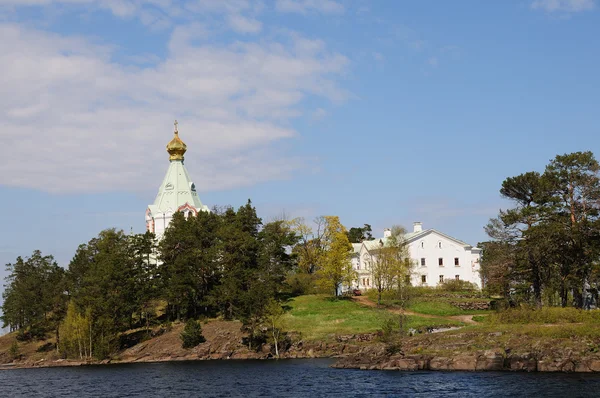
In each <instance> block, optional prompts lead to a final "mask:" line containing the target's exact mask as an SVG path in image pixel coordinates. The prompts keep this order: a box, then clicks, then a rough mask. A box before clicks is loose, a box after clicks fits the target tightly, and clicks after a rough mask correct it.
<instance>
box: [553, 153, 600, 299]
mask: <svg viewBox="0 0 600 398" xmlns="http://www.w3.org/2000/svg"><path fill="white" fill-rule="evenodd" d="M599 173H600V165H599V164H598V161H597V160H596V159H595V158H594V155H593V153H592V152H589V151H588V152H575V153H570V154H564V155H557V156H556V157H555V158H554V159H553V160H552V161H551V162H550V164H549V165H548V166H547V167H546V171H545V172H544V176H545V178H546V181H547V182H548V185H549V191H550V202H551V204H552V206H551V208H550V210H549V213H550V221H551V222H552V224H553V225H554V231H555V234H556V235H557V236H558V237H559V238H560V241H561V243H562V244H561V247H560V251H559V252H558V259H559V261H560V263H561V278H562V280H561V301H562V305H563V306H566V305H567V290H571V291H572V292H573V297H574V301H575V306H576V307H578V308H582V307H583V304H584V296H585V292H586V286H587V285H588V284H589V281H590V276H591V274H592V271H593V268H594V265H595V264H597V262H598V256H599V253H600V247H599V246H600V244H599V243H598V242H599V241H600V225H599V224H600V201H599V198H600V177H599Z"/></svg>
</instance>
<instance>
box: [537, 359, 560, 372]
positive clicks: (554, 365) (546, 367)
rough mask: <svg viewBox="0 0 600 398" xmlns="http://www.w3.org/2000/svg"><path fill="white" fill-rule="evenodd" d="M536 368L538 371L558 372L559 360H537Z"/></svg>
mask: <svg viewBox="0 0 600 398" xmlns="http://www.w3.org/2000/svg"><path fill="white" fill-rule="evenodd" d="M537 370H538V371H540V372H560V370H561V369H560V362H556V361H552V360H541V361H538V362H537Z"/></svg>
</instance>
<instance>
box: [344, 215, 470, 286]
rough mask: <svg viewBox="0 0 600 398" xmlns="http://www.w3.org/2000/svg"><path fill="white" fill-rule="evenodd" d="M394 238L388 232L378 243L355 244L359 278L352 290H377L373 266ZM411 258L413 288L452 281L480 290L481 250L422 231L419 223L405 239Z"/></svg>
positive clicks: (356, 267)
mask: <svg viewBox="0 0 600 398" xmlns="http://www.w3.org/2000/svg"><path fill="white" fill-rule="evenodd" d="M390 236H391V231H390V230H389V229H386V230H384V236H383V237H382V238H379V239H374V240H369V241H364V242H362V243H354V244H352V248H353V253H352V267H353V269H354V270H355V271H356V273H357V275H358V278H357V280H356V282H355V284H354V285H353V286H350V287H349V288H355V289H356V288H357V289H363V290H367V289H371V288H373V287H374V284H373V277H372V274H371V264H373V262H374V261H376V256H377V251H378V249H379V248H380V247H381V246H383V245H385V243H386V240H387V239H388V238H389V237H390ZM404 240H405V242H406V244H407V245H408V254H409V256H410V258H411V263H412V267H411V272H410V281H411V285H412V286H431V287H435V286H438V285H439V284H440V283H443V282H445V281H448V280H450V279H455V280H462V281H467V282H471V283H473V284H475V285H477V287H479V288H481V287H482V283H481V276H480V273H479V270H480V261H481V249H479V248H477V247H473V246H472V245H469V244H467V243H465V242H463V241H461V240H458V239H456V238H453V237H451V236H449V235H446V234H444V233H442V232H440V231H437V230H435V229H427V230H423V227H422V224H421V223H420V222H416V223H414V225H413V231H412V232H410V233H407V234H406V235H404Z"/></svg>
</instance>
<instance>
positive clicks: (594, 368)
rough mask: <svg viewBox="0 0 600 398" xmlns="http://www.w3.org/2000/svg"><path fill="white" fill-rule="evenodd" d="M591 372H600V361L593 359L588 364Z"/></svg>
mask: <svg viewBox="0 0 600 398" xmlns="http://www.w3.org/2000/svg"><path fill="white" fill-rule="evenodd" d="M587 366H588V368H589V369H590V371H591V372H600V359H592V360H590V361H588V363H587Z"/></svg>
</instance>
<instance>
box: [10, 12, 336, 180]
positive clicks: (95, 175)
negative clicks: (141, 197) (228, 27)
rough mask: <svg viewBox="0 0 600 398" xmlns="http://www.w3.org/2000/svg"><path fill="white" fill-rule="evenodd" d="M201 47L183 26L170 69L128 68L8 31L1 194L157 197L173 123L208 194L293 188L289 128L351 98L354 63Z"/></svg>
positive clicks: (306, 54) (199, 38)
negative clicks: (348, 72) (6, 190)
mask: <svg viewBox="0 0 600 398" xmlns="http://www.w3.org/2000/svg"><path fill="white" fill-rule="evenodd" d="M205 35H206V32H205V30H204V28H203V26H202V25H200V24H194V25H186V26H178V27H177V28H176V29H175V30H174V31H173V33H172V35H171V40H170V42H169V44H168V54H167V56H166V58H165V59H163V60H160V61H158V62H156V59H154V58H152V57H150V58H151V59H152V62H151V65H150V66H146V65H145V64H144V63H143V62H142V63H141V64H138V65H136V64H129V65H125V64H119V63H116V62H115V61H114V60H113V59H112V49H111V47H109V46H101V45H98V44H94V43H92V42H90V41H89V40H86V39H85V38H72V37H64V36H61V35H57V34H52V33H49V32H46V31H38V30H32V29H29V28H25V27H23V26H19V25H15V24H1V23H0V37H2V38H3V39H2V40H1V41H0V87H2V90H1V91H0V125H1V126H2V128H1V129H0V141H1V142H2V143H3V145H2V146H0V157H1V158H2V159H3V160H2V162H1V163H0V184H2V185H9V186H22V187H33V188H38V189H42V190H47V191H53V192H98V191H107V190H121V189H128V190H146V189H154V188H155V187H156V185H157V184H158V183H159V181H160V179H161V178H162V174H163V173H164V171H165V169H166V167H167V163H168V161H167V154H166V152H165V151H164V146H165V144H166V143H167V142H168V141H169V140H170V139H171V131H172V125H171V122H172V120H173V119H175V118H177V119H178V120H179V122H180V125H179V126H180V132H181V137H182V139H183V140H184V141H185V142H186V143H187V144H188V148H189V150H188V154H187V156H186V164H187V165H188V167H189V169H190V170H191V171H192V173H193V176H194V177H195V179H196V183H197V186H198V187H199V188H200V189H202V190H217V189H224V188H230V187H238V186H243V185H249V184H254V183H256V182H260V181H267V180H272V179H280V178H287V177H289V175H290V173H291V172H293V171H294V170H297V169H298V168H299V167H302V165H303V163H302V159H297V158H291V159H288V156H287V155H288V154H286V153H282V152H281V151H280V150H277V148H278V143H279V142H281V141H282V140H287V139H290V138H293V137H294V136H295V135H296V134H297V133H296V132H295V131H294V130H293V129H291V128H290V127H289V125H290V124H289V122H290V118H292V117H294V116H297V115H298V114H300V113H301V112H302V111H301V107H300V106H301V104H302V101H303V100H304V98H306V97H307V96H321V97H324V98H325V99H330V100H332V101H339V100H343V99H344V98H346V96H347V94H346V93H345V92H344V91H343V90H341V89H340V88H339V87H338V86H337V84H336V82H335V79H336V76H338V75H339V74H340V73H343V72H344V70H345V68H346V66H347V62H348V61H347V59H346V58H345V57H344V56H342V55H339V54H335V53H332V52H330V51H328V50H327V49H326V47H325V45H324V43H322V42H320V41H318V40H314V41H311V40H307V39H305V38H302V37H299V36H292V37H291V38H290V41H291V43H283V42H277V41H272V40H267V39H264V38H263V39H262V40H260V42H259V43H246V42H245V43H242V42H234V43H233V44H229V45H221V46H216V45H208V44H206V42H205V41H204V38H205ZM198 43H200V44H198ZM146 57H148V55H147V54H145V55H142V59H146Z"/></svg>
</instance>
